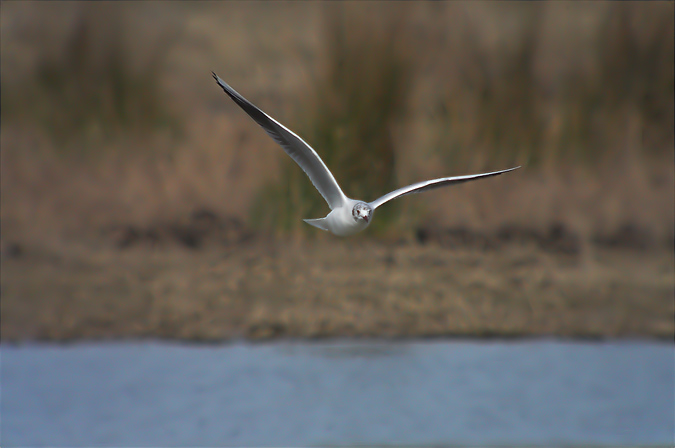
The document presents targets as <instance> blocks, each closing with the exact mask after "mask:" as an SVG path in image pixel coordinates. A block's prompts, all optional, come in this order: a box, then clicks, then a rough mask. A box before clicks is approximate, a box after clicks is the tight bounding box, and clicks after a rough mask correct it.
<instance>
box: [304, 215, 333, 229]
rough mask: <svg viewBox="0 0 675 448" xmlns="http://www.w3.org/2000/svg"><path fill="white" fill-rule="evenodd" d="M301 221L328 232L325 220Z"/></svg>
mask: <svg viewBox="0 0 675 448" xmlns="http://www.w3.org/2000/svg"><path fill="white" fill-rule="evenodd" d="M303 221H305V222H306V223H307V224H309V225H310V226H314V227H318V228H319V229H321V230H326V231H328V224H327V223H326V218H318V219H303Z"/></svg>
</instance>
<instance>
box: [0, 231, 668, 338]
mask: <svg viewBox="0 0 675 448" xmlns="http://www.w3.org/2000/svg"><path fill="white" fill-rule="evenodd" d="M673 268H674V265H673V258H672V255H671V254H668V253H663V252H661V253H659V254H658V256H654V255H653V254H645V253H639V252H638V253H631V252H616V251H606V250H603V251H600V252H599V253H597V254H596V256H595V257H594V259H593V260H586V261H585V260H583V259H580V258H578V257H575V256H570V255H564V254H557V255H556V254H553V253H547V252H542V251H541V250H540V249H539V248H537V247H536V246H528V245H525V246H520V245H507V246H504V247H502V248H501V250H498V251H483V250H475V249H461V248H442V247H439V246H437V245H430V246H418V245H400V246H385V245H381V244H372V243H368V244H363V245H361V246H344V245H342V244H340V243H338V242H330V243H321V244H316V243H315V244H312V245H307V244H301V245H288V244H278V243H272V242H268V243H266V244H253V245H251V244H247V245H235V246H230V247H229V248H218V249H217V250H204V251H200V252H193V251H186V250H185V249H178V248H173V249H165V250H156V251H152V250H147V249H143V248H137V249H131V250H128V251H125V252H119V251H117V250H111V249H106V248H101V249H99V250H98V251H95V252H93V251H91V250H90V249H89V248H85V249H82V248H76V247H72V246H70V247H68V246H63V247H60V248H57V249H45V248H42V247H35V248H33V247H28V248H26V249H25V250H24V251H23V252H22V253H21V254H20V255H17V256H15V257H12V258H7V259H5V260H3V283H2V290H3V298H2V316H3V320H2V335H1V336H2V340H3V341H8V340H22V339H56V340H68V339H79V338H120V337H165V338H179V339H193V340H212V341H218V340H227V339H232V338H239V337H247V338H251V339H265V338H272V337H294V338H320V337H434V336H451V335H455V336H473V337H484V336H501V337H513V336H543V335H546V336H552V335H556V336H563V337H591V338H597V337H601V338H602V337H650V338H651V337H656V338H664V339H665V338H671V337H672V334H673V331H674V327H673V319H672V317H673V312H674V311H675V309H674V308H673V306H674V305H673V300H672V297H673V293H674V291H675V281H674V279H673V276H672V272H673Z"/></svg>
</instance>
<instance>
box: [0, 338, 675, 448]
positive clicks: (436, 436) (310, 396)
mask: <svg viewBox="0 0 675 448" xmlns="http://www.w3.org/2000/svg"><path fill="white" fill-rule="evenodd" d="M0 353H1V368H2V377H1V380H2V381H1V386H2V388H1V394H2V395H1V398H2V433H1V441H2V446H3V447H8V446H13V445H22V446H26V445H30V446H34V445H52V446H53V445H69V446H91V445H98V446H101V445H115V446H159V445H162V446H186V445H191V446H195V445H202V446H203V445H220V446H222V445H237V446H242V445H243V446H247V445H254V446H270V445H286V446H288V445H292V446H298V445H301V446H307V445H310V446H317V445H358V444H391V445H398V444H403V445H406V444H407V445H461V444H471V445H476V444H482V445H494V444H500V445H504V444H509V445H521V444H527V445H570V444H571V445H575V444H582V443H583V444H594V445H637V444H641V445H647V444H660V445H672V444H673V441H674V439H673V437H674V435H673V434H674V432H675V415H674V414H675V384H674V383H675V350H674V347H673V345H672V344H667V343H650V342H613V343H588V342H584V343H562V342H553V341H536V342H532V341H524V342H494V341H492V342H459V341H454V342H448V341H443V342H441V341H434V342H401V341H397V342H330V343H291V342H280V343H272V344H265V345H249V344H233V345H221V346H189V345H175V344H167V343H157V342H148V343H92V344H76V345H69V346H55V345H25V346H20V347H14V346H7V345H2V348H1V350H0Z"/></svg>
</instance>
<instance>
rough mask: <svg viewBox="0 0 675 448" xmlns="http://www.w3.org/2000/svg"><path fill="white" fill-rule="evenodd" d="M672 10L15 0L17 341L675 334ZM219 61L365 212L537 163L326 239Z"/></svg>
mask: <svg viewBox="0 0 675 448" xmlns="http://www.w3.org/2000/svg"><path fill="white" fill-rule="evenodd" d="M672 14H673V3H672V2H669V3H665V2H664V3H656V2H654V3H603V4H600V3H598V4H595V3H578V4H577V3H570V2H567V3H565V2H563V3H555V2H552V3H543V4H529V3H504V4H500V3H460V2H452V3H420V4H403V3H391V4H390V3H375V4H366V5H362V4H357V3H353V4H352V3H346V4H340V5H338V4H322V3H309V4H305V3H292V2H291V3H267V4H264V3H223V4H213V3H190V4H187V3H186V4H169V5H159V4H155V3H139V4H133V3H120V4H119V5H117V4H113V3H105V4H95V5H80V4H76V3H75V4H73V3H54V4H51V3H50V4H48V5H47V4H39V3H38V4H35V3H20V2H9V3H6V4H5V3H3V14H2V28H1V32H2V39H1V45H2V52H1V54H2V58H3V61H2V62H3V63H2V66H1V68H2V77H1V79H2V92H3V95H2V132H1V134H0V144H1V145H2V151H1V152H0V182H1V198H0V199H1V203H2V208H1V210H0V223H1V225H2V235H1V239H2V257H3V259H2V279H1V282H2V284H1V287H2V314H3V319H2V338H3V340H18V339H22V338H40V339H49V338H54V339H72V338H80V337H127V336H129V337H131V336H149V337H150V336H151V337H156V336H159V337H169V338H189V339H206V340H220V339H229V338H232V337H240V336H245V337H250V338H254V339H259V338H269V337H277V336H279V337H282V336H283V337H328V336H401V337H402V336H420V337H421V336H440V335H467V336H486V335H503V336H509V335H551V334H553V335H560V336H579V337H604V336H607V337H610V336H650V337H651V336H653V337H660V338H663V337H667V335H669V334H670V335H671V336H672V332H673V324H672V319H673V303H672V295H673V261H672V248H673V242H674V236H673V228H674V227H675V208H674V207H673V203H674V202H675V188H674V186H675V169H674V160H673V127H672V121H673V47H672V42H673V22H672V20H671V19H672ZM362 17H374V18H376V19H373V20H372V21H369V22H368V23H363V21H362ZM121 28H124V29H125V33H120V32H119V29H121ZM351 29H355V30H357V32H356V31H355V32H353V33H351V32H348V31H349V30H351ZM211 70H215V71H216V72H218V73H219V74H220V75H221V76H222V77H223V78H224V79H226V80H227V81H228V82H229V83H230V84H231V85H233V86H234V87H235V88H236V89H237V90H238V91H240V92H241V93H242V94H243V95H244V96H246V97H247V98H249V99H250V100H252V101H253V102H254V103H255V104H257V105H259V106H260V107H262V108H263V109H264V110H266V111H267V112H269V113H270V114H271V115H272V116H274V117H275V118H277V119H278V120H279V121H281V122H282V123H284V124H286V125H288V127H290V128H291V129H293V130H296V131H297V132H298V133H299V134H300V135H301V136H302V137H303V138H304V139H305V140H307V141H308V142H309V143H310V144H312V145H314V146H315V148H316V150H317V152H318V153H319V154H320V155H321V156H322V157H324V158H325V160H326V162H327V164H328V166H329V167H330V168H331V169H332V170H333V171H334V174H335V176H336V178H337V179H338V181H339V182H340V183H341V184H342V185H343V186H344V189H345V192H346V193H347V194H348V195H353V196H360V195H363V196H364V197H363V199H366V200H372V199H375V198H376V197H378V196H379V195H380V194H381V193H384V192H385V191H387V190H388V189H390V188H393V187H395V186H398V185H405V184H407V183H411V182H414V181H418V180H422V179H425V178H432V177H440V176H446V175H455V174H467V173H474V172H479V171H482V170H486V169H493V168H494V169H499V168H506V167H508V166H511V165H512V164H522V165H524V168H523V169H521V170H518V171H516V172H514V173H509V174H508V175H505V176H500V177H498V178H494V179H489V180H485V181H482V182H478V183H475V184H468V185H462V186H458V187H457V188H448V189H443V190H437V191H433V192H429V193H425V194H424V195H418V196H413V197H406V198H403V199H401V200H399V201H397V203H396V204H388V205H387V206H386V207H389V208H387V209H386V210H385V207H383V209H382V212H381V213H379V212H380V211H379V210H378V213H379V215H378V217H377V218H376V220H379V222H380V224H378V226H379V227H376V226H373V228H370V229H368V230H367V231H366V232H364V233H363V234H361V235H358V236H356V237H354V238H350V239H337V238H333V237H332V236H329V235H326V234H324V233H322V232H318V231H316V229H314V228H311V227H309V226H306V225H305V224H304V223H302V221H301V220H302V218H316V217H320V216H323V215H324V214H325V213H326V212H327V211H328V209H327V207H326V206H325V205H324V204H323V202H322V200H321V198H320V196H319V195H318V193H316V192H315V191H314V189H313V188H312V186H311V184H310V183H309V181H308V180H307V179H306V177H305V176H304V174H303V173H302V172H301V171H300V170H299V169H298V168H297V167H296V166H295V165H293V164H292V163H291V162H289V161H288V160H287V157H286V156H285V155H284V154H283V152H282V151H281V150H280V149H279V148H278V146H277V145H275V143H274V142H272V141H271V140H270V139H269V137H268V136H267V135H265V133H264V132H263V131H261V130H260V129H259V128H258V127H257V126H256V125H255V124H254V123H253V122H252V121H251V120H250V119H249V118H248V117H247V116H246V115H245V114H244V113H243V112H242V111H241V110H239V109H238V108H236V106H235V105H233V104H231V102H229V101H228V99H227V98H225V97H224V95H223V94H222V92H221V91H220V90H219V89H218V88H217V86H215V85H214V83H213V80H212V79H211V78H210V71H211ZM384 81H386V82H384ZM365 154H370V155H373V156H374V157H373V158H368V157H365V156H364V155H365ZM333 253H335V254H336V256H335V257H333V256H331V255H332V254H333Z"/></svg>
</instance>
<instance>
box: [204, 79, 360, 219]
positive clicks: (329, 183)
mask: <svg viewBox="0 0 675 448" xmlns="http://www.w3.org/2000/svg"><path fill="white" fill-rule="evenodd" d="M212 74H213V78H214V79H215V80H216V82H217V83H218V85H219V86H220V87H222V89H223V90H224V91H225V93H227V95H228V96H229V97H230V98H232V100H234V102H235V103H237V105H238V106H239V107H241V108H242V109H244V112H246V113H247V114H248V115H249V116H250V117H251V118H253V119H254V120H255V121H256V123H258V124H259V125H260V126H261V127H262V128H263V129H264V130H265V132H267V134H269V136H270V137H272V138H273V139H274V141H275V142H277V143H278V144H279V145H281V147H282V148H283V149H284V151H286V154H288V155H289V156H291V158H292V159H293V160H295V162H296V163H297V164H298V165H300V168H302V170H303V171H304V172H305V173H306V174H307V176H308V177H309V180H311V181H312V184H314V187H316V189H317V190H319V193H321V196H323V198H324V199H325V200H326V202H327V203H328V206H329V207H330V209H331V210H333V209H335V208H338V207H341V206H342V204H344V203H345V202H346V200H347V197H346V196H345V194H344V193H343V192H342V189H341V188H340V186H339V185H338V183H337V182H336V180H335V178H334V177H333V174H332V173H331V172H330V170H329V169H328V168H327V167H326V165H325V164H324V163H323V160H321V157H319V155H318V154H317V153H316V151H314V149H312V147H311V146H309V145H308V144H307V143H305V141H304V140H303V139H301V138H300V137H298V136H297V135H295V134H294V133H293V132H291V130H289V129H288V128H286V127H285V126H284V125H282V124H281V123H279V122H278V121H277V120H275V119H274V118H272V117H270V116H269V115H267V114H266V113H265V112H263V111H262V110H260V109H259V108H258V107H256V106H255V105H254V104H252V103H251V102H250V101H248V100H247V99H246V98H244V97H243V96H241V95H240V94H239V93H238V92H237V91H236V90H234V89H233V88H232V87H230V86H229V85H228V84H227V83H226V82H225V81H223V80H222V79H220V78H219V77H218V75H216V74H215V73H213V72H212Z"/></svg>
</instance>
